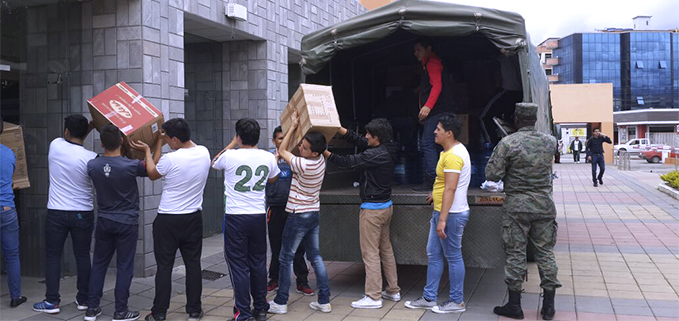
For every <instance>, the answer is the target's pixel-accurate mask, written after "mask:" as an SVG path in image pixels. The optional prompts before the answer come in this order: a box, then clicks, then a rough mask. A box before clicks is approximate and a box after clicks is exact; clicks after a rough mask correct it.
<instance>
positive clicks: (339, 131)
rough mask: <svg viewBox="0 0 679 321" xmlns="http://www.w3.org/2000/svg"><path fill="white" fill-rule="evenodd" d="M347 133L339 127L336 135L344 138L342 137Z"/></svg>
mask: <svg viewBox="0 0 679 321" xmlns="http://www.w3.org/2000/svg"><path fill="white" fill-rule="evenodd" d="M348 132H349V130H347V129H346V128H344V127H340V129H339V130H338V131H337V133H338V134H340V136H344V135H346V134H347V133H348Z"/></svg>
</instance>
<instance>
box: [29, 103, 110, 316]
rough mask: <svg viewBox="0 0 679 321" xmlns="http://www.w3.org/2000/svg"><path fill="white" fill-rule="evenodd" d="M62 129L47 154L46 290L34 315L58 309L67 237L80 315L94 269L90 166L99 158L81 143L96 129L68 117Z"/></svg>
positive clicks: (84, 305) (82, 120)
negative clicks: (48, 180) (75, 269)
mask: <svg viewBox="0 0 679 321" xmlns="http://www.w3.org/2000/svg"><path fill="white" fill-rule="evenodd" d="M64 127H65V129H64V137H63V138H62V137H57V138H55V139H54V140H53V141H52V143H50V148H49V154H48V155H47V162H48V166H49V177H50V186H49V197H48V201H47V215H46V216H45V287H46V291H45V300H43V301H40V302H37V303H35V304H33V310H34V311H38V312H45V313H59V311H60V307H59V306H60V303H61V296H60V295H59V279H60V278H61V255H62V254H63V252H64V242H65V241H66V238H67V237H68V234H69V233H70V234H71V240H72V241H73V254H74V255H75V263H76V267H77V274H78V282H77V288H78V293H77V294H76V297H75V304H76V307H77V309H78V310H80V311H84V310H87V296H88V288H89V283H90V272H91V268H92V266H91V263H90V244H91V243H92V230H93V228H94V214H93V213H92V210H93V209H94V205H93V199H92V182H91V181H90V177H89V176H88V175H87V162H89V161H90V160H91V159H93V158H95V157H97V154H96V153H94V152H92V151H89V150H87V149H85V147H83V141H84V140H85V137H87V134H88V133H89V132H90V131H91V130H92V128H93V126H92V125H91V123H88V121H87V118H85V116H83V115H70V116H68V117H66V118H65V119H64Z"/></svg>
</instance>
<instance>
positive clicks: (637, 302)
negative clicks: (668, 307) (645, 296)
mask: <svg viewBox="0 0 679 321" xmlns="http://www.w3.org/2000/svg"><path fill="white" fill-rule="evenodd" d="M611 302H612V303H613V305H614V306H621V305H627V306H635V307H648V303H646V300H642V299H620V298H611ZM659 302H664V301H659ZM661 307H662V306H661Z"/></svg>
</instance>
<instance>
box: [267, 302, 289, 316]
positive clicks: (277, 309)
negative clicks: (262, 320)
mask: <svg viewBox="0 0 679 321" xmlns="http://www.w3.org/2000/svg"><path fill="white" fill-rule="evenodd" d="M267 312H269V313H274V314H286V313H288V305H287V304H278V303H276V302H273V300H271V301H269V311H267Z"/></svg>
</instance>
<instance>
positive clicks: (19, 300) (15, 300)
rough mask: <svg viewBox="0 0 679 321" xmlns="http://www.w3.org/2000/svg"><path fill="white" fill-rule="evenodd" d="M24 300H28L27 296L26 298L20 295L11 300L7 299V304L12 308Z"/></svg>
mask: <svg viewBox="0 0 679 321" xmlns="http://www.w3.org/2000/svg"><path fill="white" fill-rule="evenodd" d="M26 301H28V298H26V297H25V296H20V297H18V298H12V300H11V301H9V306H10V307H12V308H16V307H18V306H20V305H21V304H22V303H24V302H26Z"/></svg>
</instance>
